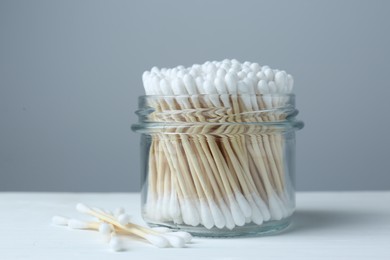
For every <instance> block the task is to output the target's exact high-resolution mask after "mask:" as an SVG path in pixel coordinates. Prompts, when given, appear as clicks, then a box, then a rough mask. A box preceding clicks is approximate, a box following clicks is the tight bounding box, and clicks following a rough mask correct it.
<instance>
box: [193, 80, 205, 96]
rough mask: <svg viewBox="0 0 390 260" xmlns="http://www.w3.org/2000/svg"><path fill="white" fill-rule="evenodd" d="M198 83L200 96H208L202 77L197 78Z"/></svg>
mask: <svg viewBox="0 0 390 260" xmlns="http://www.w3.org/2000/svg"><path fill="white" fill-rule="evenodd" d="M195 83H196V88H197V89H198V93H199V94H206V92H205V90H204V88H203V78H202V77H197V78H196V79H195Z"/></svg>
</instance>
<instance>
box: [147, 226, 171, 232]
mask: <svg viewBox="0 0 390 260" xmlns="http://www.w3.org/2000/svg"><path fill="white" fill-rule="evenodd" d="M151 229H152V230H154V231H157V232H159V233H167V232H171V231H172V229H170V228H167V227H152V228H151Z"/></svg>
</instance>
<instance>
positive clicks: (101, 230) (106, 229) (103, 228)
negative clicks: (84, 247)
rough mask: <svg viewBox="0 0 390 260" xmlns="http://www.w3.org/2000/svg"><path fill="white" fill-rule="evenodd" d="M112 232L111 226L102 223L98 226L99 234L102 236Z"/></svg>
mask: <svg viewBox="0 0 390 260" xmlns="http://www.w3.org/2000/svg"><path fill="white" fill-rule="evenodd" d="M113 230H114V227H113V226H112V225H111V224H108V223H106V222H102V223H100V225H99V233H100V234H102V235H109V234H111V232H112V231H113Z"/></svg>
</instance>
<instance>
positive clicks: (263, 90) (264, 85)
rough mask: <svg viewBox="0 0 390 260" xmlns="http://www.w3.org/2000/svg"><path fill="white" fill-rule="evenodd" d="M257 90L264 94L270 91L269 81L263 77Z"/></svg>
mask: <svg viewBox="0 0 390 260" xmlns="http://www.w3.org/2000/svg"><path fill="white" fill-rule="evenodd" d="M257 92H258V93H259V94H263V95H264V94H268V93H269V87H268V83H267V81H265V80H263V79H262V80H260V81H259V83H258V84H257Z"/></svg>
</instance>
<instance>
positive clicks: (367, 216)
mask: <svg viewBox="0 0 390 260" xmlns="http://www.w3.org/2000/svg"><path fill="white" fill-rule="evenodd" d="M384 217H385V216H383V215H381V214H379V213H375V212H369V211H367V212H366V211H348V210H344V211H325V210H298V211H296V212H295V213H294V216H293V222H292V224H291V226H290V228H288V230H286V231H285V233H294V234H297V233H306V232H310V231H316V232H317V231H320V230H327V231H331V230H337V229H340V228H342V229H351V228H353V227H356V228H358V227H359V226H360V227H361V226H364V225H367V224H368V223H372V222H376V221H380V220H383V218H384Z"/></svg>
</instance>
